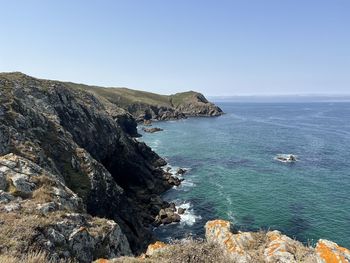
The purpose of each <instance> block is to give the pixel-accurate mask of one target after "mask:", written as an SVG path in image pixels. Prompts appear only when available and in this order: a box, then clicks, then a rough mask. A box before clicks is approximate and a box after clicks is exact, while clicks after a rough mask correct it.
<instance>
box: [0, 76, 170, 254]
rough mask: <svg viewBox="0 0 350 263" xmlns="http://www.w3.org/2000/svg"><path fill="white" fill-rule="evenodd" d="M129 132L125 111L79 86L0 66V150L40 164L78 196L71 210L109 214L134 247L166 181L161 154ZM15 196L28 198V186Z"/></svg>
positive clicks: (143, 241) (141, 241) (9, 190)
mask: <svg viewBox="0 0 350 263" xmlns="http://www.w3.org/2000/svg"><path fill="white" fill-rule="evenodd" d="M136 134H137V132H136V122H135V120H134V118H133V117H132V116H131V115H130V114H129V113H127V112H126V111H125V110H123V109H121V108H118V107H116V105H114V104H112V103H110V102H108V101H107V100H105V99H103V98H99V97H96V96H94V95H93V94H91V93H90V92H87V91H86V90H84V89H81V88H79V87H72V86H70V85H67V84H66V83H62V82H57V81H48V80H38V79H35V78H31V77H29V76H26V75H24V74H21V73H7V74H4V73H3V74H0V156H4V155H7V154H9V153H13V154H15V156H17V157H16V158H23V160H24V162H29V163H31V162H32V163H33V164H36V165H38V167H40V169H44V170H45V171H46V173H47V177H50V178H51V177H52V178H54V180H55V182H57V183H60V184H62V185H64V186H65V187H67V188H68V189H69V191H72V192H73V193H75V194H76V195H77V197H79V198H80V199H81V202H82V204H83V205H82V206H80V207H79V209H78V208H74V207H73V208H72V209H71V211H72V212H74V213H83V214H84V213H85V214H90V215H92V216H100V217H104V218H108V219H111V220H114V221H115V222H116V224H117V225H118V226H120V229H121V230H122V232H123V235H124V234H125V236H126V237H127V239H128V243H129V244H130V247H131V249H132V251H133V252H136V253H137V252H139V251H141V250H142V249H143V248H144V247H145V246H146V245H147V244H148V243H149V241H150V240H152V236H151V234H150V231H149V229H148V225H149V224H150V223H152V222H153V220H154V216H155V215H156V214H157V213H158V211H159V209H160V208H161V206H162V205H163V203H162V202H161V201H159V200H160V198H156V197H157V195H158V194H160V193H162V192H164V191H165V190H167V189H169V188H170V187H171V185H170V184H169V183H168V179H166V178H165V177H164V172H163V170H162V169H161V168H160V166H162V165H165V164H166V162H165V161H164V160H163V159H162V158H160V157H159V156H158V155H157V154H156V153H154V152H153V151H152V150H151V149H150V148H149V147H148V146H147V145H145V144H144V143H140V142H138V141H137V140H135V139H134V138H133V137H132V136H131V135H136ZM21 162H22V161H21ZM1 167H4V166H1ZM1 167H0V173H2V171H3V170H2V169H5V168H1ZM4 178H5V179H4V182H6V186H5V187H2V189H0V190H2V191H3V193H4V194H6V195H7V194H9V195H12V196H16V194H14V193H17V192H16V191H17V190H16V187H13V185H15V182H14V179H13V178H12V177H8V176H5V177H4ZM20 184H21V181H19V185H20ZM28 185H31V183H29V184H28ZM33 187H34V186H33ZM34 188H35V187H34ZM34 188H33V189H34ZM20 197H21V198H22V199H23V198H24V199H29V200H30V199H32V198H33V196H32V191H31V192H29V193H28V195H23V196H20ZM6 200H7V199H6ZM8 200H9V202H10V203H11V202H15V201H14V200H12V197H9V198H8ZM17 201H18V200H17ZM17 201H16V202H17ZM65 209H66V208H63V210H65ZM83 221H86V220H83ZM77 226H79V223H77ZM72 231H73V229H72ZM0 242H1V240H0ZM34 243H35V242H34ZM129 244H127V245H129ZM6 246H7V245H6V244H0V248H2V247H6ZM7 250H9V251H10V250H11V248H7ZM73 254H74V253H73ZM60 256H62V255H60ZM94 256H95V255H92V257H94Z"/></svg>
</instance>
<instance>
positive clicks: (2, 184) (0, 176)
mask: <svg viewBox="0 0 350 263" xmlns="http://www.w3.org/2000/svg"><path fill="white" fill-rule="evenodd" d="M6 188H7V180H6V177H5V175H4V173H3V172H1V171H0V191H1V190H6Z"/></svg>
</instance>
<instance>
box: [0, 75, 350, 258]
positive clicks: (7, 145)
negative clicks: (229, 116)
mask: <svg viewBox="0 0 350 263" xmlns="http://www.w3.org/2000/svg"><path fill="white" fill-rule="evenodd" d="M97 91H99V89H98V88H96V87H95V88H93V89H92V88H91V87H90V86H86V85H81V84H74V83H65V82H59V81H51V80H41V79H36V78H33V77H29V76H27V75H24V74H22V73H0V211H1V213H0V237H1V238H0V262H1V260H2V262H7V260H6V259H9V258H14V259H16V260H18V261H19V262H26V261H28V262H29V260H25V259H26V258H28V255H34V257H35V255H36V254H35V253H39V252H40V253H44V255H45V259H46V261H48V260H51V262H62V261H63V262H64V261H69V260H75V261H78V262H91V261H93V260H97V259H100V258H104V259H112V258H119V257H121V256H124V257H129V259H131V260H136V262H137V261H138V260H139V259H140V260H141V258H135V257H134V256H135V255H136V256H137V255H141V256H142V257H143V259H142V260H144V259H145V258H146V259H150V260H151V261H150V262H163V261H162V260H160V261H159V258H158V259H155V261H152V257H153V256H152V253H153V252H154V251H157V250H158V248H165V247H168V248H169V247H171V246H170V245H166V244H162V243H157V242H156V243H155V244H156V245H151V246H149V244H151V243H153V242H155V241H156V239H155V237H154V236H153V235H152V228H153V227H154V226H159V225H161V224H170V223H173V222H179V221H180V220H181V214H183V213H186V211H185V210H184V209H183V208H179V207H176V206H175V204H174V203H168V202H165V201H164V200H162V198H161V194H162V193H164V192H165V191H167V190H168V189H170V188H171V187H173V186H179V185H180V184H181V181H182V180H183V178H182V175H183V174H184V173H185V172H186V170H185V169H178V170H177V171H176V173H177V174H178V175H179V176H174V174H172V173H170V171H169V168H168V167H167V166H166V165H167V162H166V161H165V160H164V159H163V158H161V157H160V156H158V154H157V153H155V152H154V151H152V149H151V148H150V147H148V146H147V145H146V144H145V143H143V142H140V141H138V140H137V139H136V137H138V136H140V135H139V134H138V132H137V122H136V119H135V117H136V116H138V117H137V118H139V120H140V121H146V123H150V121H152V120H167V119H172V118H178V117H181V118H183V117H188V116H218V115H221V114H222V111H221V109H220V108H218V107H217V106H215V105H214V104H212V103H209V102H208V101H207V100H206V99H205V98H204V97H203V95H201V94H199V93H196V92H188V93H182V94H175V95H171V96H169V97H167V96H160V97H159V95H157V96H156V95H155V94H151V95H149V94H146V95H145V96H152V103H158V101H159V100H162V103H164V104H166V105H171V106H169V107H168V108H163V107H165V106H164V105H163V106H162V105H158V106H155V108H154V107H153V106H154V105H153V104H152V103H149V104H142V105H141V106H140V104H139V103H134V102H133V103H131V104H130V107H134V108H135V109H136V110H135V111H132V110H130V109H128V107H126V106H125V105H124V104H122V103H121V102H120V100H119V103H121V105H119V104H118V103H117V102H118V98H119V97H118V96H119V95H118V96H117V97H116V96H114V97H113V96H112V95H113V94H114V93H113V94H110V93H108V92H107V93H100V92H97ZM107 91H108V90H107ZM104 92H105V90H104ZM113 92H115V91H113ZM118 92H120V90H118ZM123 92H124V90H123ZM128 92H130V90H128ZM118 94H119V93H118ZM142 94H143V93H142ZM114 95H115V94H114ZM143 95H144V94H143ZM155 98H156V99H155ZM128 99H130V98H129V97H128ZM149 100H150V99H149ZM169 100H170V102H169ZM168 103H170V104H168ZM135 105H136V106H135ZM152 107H153V108H152ZM150 108H151V109H152V111H150V110H149V109H150ZM151 129H152V128H151ZM152 131H153V130H152ZM154 131H155V130H154ZM207 229H209V230H207V231H209V232H208V233H209V234H208V235H207V240H208V242H214V243H215V242H216V243H218V244H219V246H220V247H222V249H223V250H222V251H223V253H228V255H229V256H228V258H230V260H231V259H232V260H239V261H232V262H250V261H249V260H250V258H249V257H251V256H252V255H250V254H249V253H251V252H249V251H250V250H251V246H250V245H249V244H250V243H249V242H250V241H252V242H253V241H254V242H255V241H256V240H258V239H257V238H255V237H256V234H254V233H250V234H249V233H248V234H240V233H232V232H231V231H230V230H229V223H228V222H226V223H225V222H224V221H217V222H216V223H207ZM210 233H211V234H210ZM250 237H252V238H250ZM267 237H268V238H267ZM259 240H260V239H259ZM246 241H247V242H248V243H247V242H246ZM260 241H261V240H260ZM260 241H259V242H260ZM275 241H276V242H277V241H278V242H277V243H276V244H275V243H273V242H275ZM327 242H328V243H327ZM327 242H326V241H325V242H323V241H320V243H319V249H318V248H316V249H313V250H312V249H311V251H312V252H310V253H311V254H312V255H315V257H314V259H317V260H318V261H309V262H346V261H347V260H349V258H350V256H349V255H350V253H349V251H348V250H346V249H345V248H341V247H339V246H336V245H334V244H331V243H329V241H327ZM160 244H161V245H160ZM259 244H260V245H259V246H256V248H257V249H260V248H261V249H262V248H264V249H265V250H264V251H270V250H271V255H273V256H271V257H270V256H264V257H262V258H261V259H263V260H262V262H294V261H292V260H291V259H293V258H294V259H296V258H297V256H296V251H297V250H295V249H294V248H296V247H297V248H299V243H293V242H291V241H290V239H288V238H287V237H285V236H283V235H281V234H278V235H277V234H276V235H274V234H271V238H270V235H268V234H266V235H264V239H263V241H261V242H260V243H259ZM296 244H297V245H296ZM147 247H148V250H150V251H151V252H150V251H148V250H147V251H148V253H146V254H143V252H144V251H146V249H147ZM300 248H301V246H300ZM266 249H270V250H266ZM317 249H318V250H317ZM152 251H153V252H152ZM303 251H304V250H303ZM248 252H249V253H248ZM230 253H231V254H232V255H231V254H230ZM252 253H253V252H252ZM254 253H255V252H254ZM264 253H265V252H264ZM266 253H268V255H270V254H269V253H270V252H266ZM286 253H287V254H286ZM288 253H289V254H288ZM242 255H243V256H242ZM254 255H255V254H254ZM264 255H265V254H264ZM164 257H165V256H164ZM311 259H312V257H311ZM329 259H331V260H333V261H329ZM334 259H337V260H338V261H334ZM118 260H119V259H116V260H111V262H117V261H118ZM288 260H291V261H288ZM31 262H33V260H32V261H31ZM34 262H36V260H34ZM44 262H45V261H44ZM98 262H108V261H107V260H99V261H98ZM164 262H165V261H164ZM170 262H171V261H170ZM179 262H181V261H179ZM189 262H196V261H189ZM226 262H229V261H226ZM230 262H231V261H230Z"/></svg>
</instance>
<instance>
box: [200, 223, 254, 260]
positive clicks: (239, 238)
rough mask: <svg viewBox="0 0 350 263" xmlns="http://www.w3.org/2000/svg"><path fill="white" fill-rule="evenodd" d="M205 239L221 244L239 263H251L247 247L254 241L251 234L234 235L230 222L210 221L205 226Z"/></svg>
mask: <svg viewBox="0 0 350 263" xmlns="http://www.w3.org/2000/svg"><path fill="white" fill-rule="evenodd" d="M205 237H206V239H207V241H209V242H215V243H219V244H220V245H221V246H222V247H224V248H225V250H226V252H227V253H228V254H230V255H231V256H232V258H233V259H234V260H236V261H237V262H242V263H243V262H250V256H249V254H248V253H247V252H246V251H245V247H246V246H248V245H249V243H251V242H252V241H253V236H252V234H251V233H249V232H246V233H238V234H235V235H234V234H233V233H232V232H231V231H230V222H228V221H224V220H213V221H209V222H207V223H206V225H205Z"/></svg>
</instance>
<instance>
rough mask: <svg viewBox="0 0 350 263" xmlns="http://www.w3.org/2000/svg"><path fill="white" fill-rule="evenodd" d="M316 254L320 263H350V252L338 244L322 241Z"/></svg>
mask: <svg viewBox="0 0 350 263" xmlns="http://www.w3.org/2000/svg"><path fill="white" fill-rule="evenodd" d="M316 253H317V256H318V257H319V261H318V262H322V263H331V262H339V263H348V262H350V250H349V249H346V248H344V247H341V246H338V245H337V244H336V243H334V242H331V241H328V240H324V239H320V240H319V241H318V242H317V245H316Z"/></svg>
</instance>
